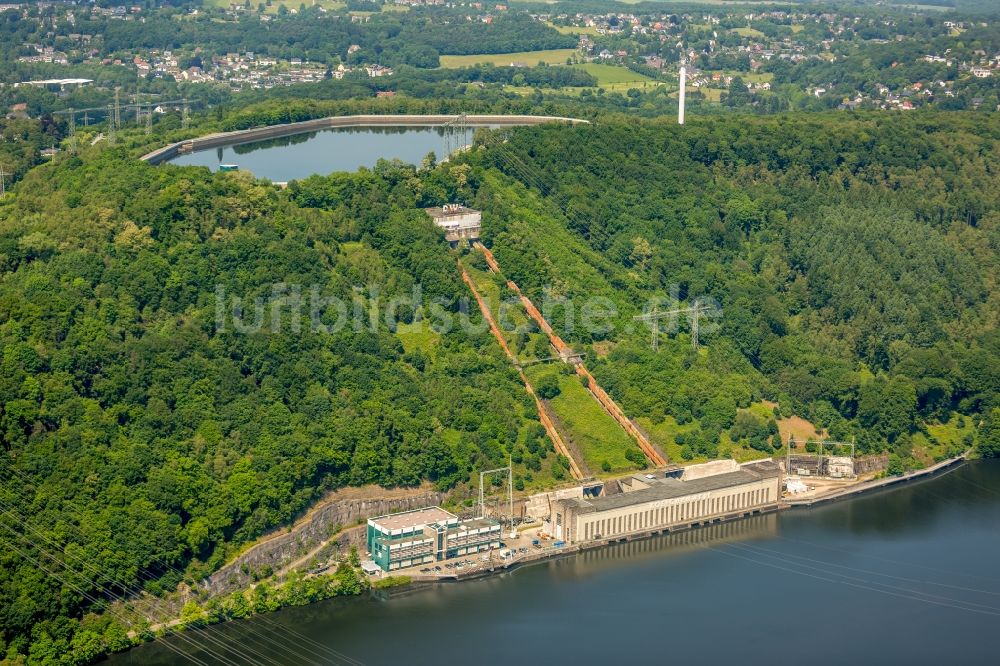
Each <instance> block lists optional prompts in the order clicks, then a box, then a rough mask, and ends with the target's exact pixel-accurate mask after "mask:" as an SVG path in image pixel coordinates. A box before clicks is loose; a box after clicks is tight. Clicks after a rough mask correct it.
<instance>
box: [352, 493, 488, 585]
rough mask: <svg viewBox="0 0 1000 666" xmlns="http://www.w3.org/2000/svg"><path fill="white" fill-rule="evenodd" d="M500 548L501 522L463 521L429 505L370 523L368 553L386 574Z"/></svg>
mask: <svg viewBox="0 0 1000 666" xmlns="http://www.w3.org/2000/svg"><path fill="white" fill-rule="evenodd" d="M499 547H500V523H498V522H497V521H495V520H491V519H488V518H473V519H471V520H461V519H459V517H458V516H456V515H455V514H453V513H450V512H448V511H445V510H444V509H442V508H441V507H437V506H430V507H425V508H423V509H414V510H412V511H404V512H402V513H394V514H390V515H387V516H379V517H378V518H370V519H369V520H368V552H369V554H370V555H371V558H372V561H374V562H375V564H377V565H378V566H379V567H380V568H381V569H382V570H383V571H393V570H395V569H402V568H405V567H411V566H415V565H420V564H427V563H429V562H436V561H439V560H446V559H450V558H452V557H461V556H463V555H469V554H471V553H477V552H479V551H481V550H490V549H492V548H499Z"/></svg>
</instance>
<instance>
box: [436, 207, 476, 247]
mask: <svg viewBox="0 0 1000 666" xmlns="http://www.w3.org/2000/svg"><path fill="white" fill-rule="evenodd" d="M424 211H425V212H426V213H427V214H428V215H430V216H431V219H432V220H434V224H436V225H437V226H439V227H441V228H442V229H444V237H445V240H447V241H448V242H449V243H457V242H458V241H461V240H476V239H478V238H479V233H480V231H481V229H482V226H483V214H482V213H481V212H479V211H478V210H473V209H472V208H466V207H465V206H462V205H461V204H445V205H444V206H439V207H434V208H425V209H424Z"/></svg>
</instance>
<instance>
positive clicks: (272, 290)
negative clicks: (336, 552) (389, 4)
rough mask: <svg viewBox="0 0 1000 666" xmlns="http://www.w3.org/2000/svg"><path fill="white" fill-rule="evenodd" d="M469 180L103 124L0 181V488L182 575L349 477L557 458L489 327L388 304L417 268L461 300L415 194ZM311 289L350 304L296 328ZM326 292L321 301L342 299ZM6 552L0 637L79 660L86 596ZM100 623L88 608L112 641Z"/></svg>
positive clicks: (57, 521)
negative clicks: (327, 172)
mask: <svg viewBox="0 0 1000 666" xmlns="http://www.w3.org/2000/svg"><path fill="white" fill-rule="evenodd" d="M468 187H469V184H468V182H467V174H466V173H464V171H463V170H462V169H449V168H442V169H438V170H436V171H434V172H433V173H432V174H421V175H417V173H416V172H415V170H414V169H413V168H402V167H397V166H393V165H386V166H385V168H383V169H379V170H376V171H375V172H364V173H361V174H358V175H340V176H333V177H330V178H319V177H317V178H314V179H311V180H310V181H306V182H305V183H303V184H302V186H301V187H298V186H297V187H295V188H293V189H292V190H290V191H289V192H288V193H281V192H279V191H278V190H276V189H275V188H274V187H272V186H270V185H266V186H265V185H261V184H256V183H254V182H253V181H252V179H251V178H249V177H246V176H245V175H243V174H240V175H215V176H213V175H211V174H209V172H208V171H207V170H204V169H181V168H176V167H170V166H166V167H151V166H147V165H143V164H140V163H137V162H136V161H134V160H133V159H131V158H130V157H127V156H126V154H125V152H124V150H121V149H119V150H111V151H106V152H104V153H102V154H97V153H96V152H95V153H93V154H90V155H87V156H85V157H84V158H83V159H79V158H70V159H65V160H63V161H61V162H60V163H58V164H55V165H46V166H43V167H40V168H38V169H36V170H34V171H33V172H31V173H30V174H29V175H28V177H27V178H26V179H25V180H24V181H23V182H22V183H20V184H19V186H18V188H17V192H16V195H15V196H14V197H13V198H8V200H6V201H5V202H3V204H2V206H0V266H2V271H3V278H2V281H0V349H2V359H0V364H2V373H0V405H2V407H0V410H2V416H0V419H2V420H0V426H2V448H3V451H2V459H0V471H2V472H3V474H2V477H0V478H2V479H3V481H2V482H0V507H2V508H4V509H7V508H10V509H13V510H14V511H16V512H18V514H20V515H24V516H31V517H32V518H31V521H30V524H31V527H32V528H34V529H38V530H40V532H41V533H44V534H47V535H50V536H51V537H52V538H54V539H56V540H57V541H58V542H59V543H60V544H62V545H64V546H65V547H66V548H69V549H70V550H71V551H73V552H75V553H77V554H78V555H80V556H82V557H83V558H85V560H86V561H88V562H91V563H93V564H94V565H95V566H97V567H99V568H100V569H101V570H103V571H105V572H107V574H108V576H109V579H111V580H114V581H117V582H118V583H119V584H127V585H132V584H139V585H143V584H146V577H147V575H151V576H152V577H154V578H155V577H158V576H160V575H162V574H164V573H165V571H166V567H167V566H168V565H173V566H177V567H180V568H182V569H183V568H185V567H189V568H188V571H189V575H190V580H198V579H199V578H200V577H201V576H202V575H204V574H206V573H207V572H209V571H211V570H212V569H214V568H216V567H217V566H219V565H220V564H221V563H222V562H223V560H224V559H225V557H226V555H227V553H229V552H230V551H231V550H232V549H233V548H234V547H235V546H238V545H239V544H240V543H243V542H246V541H248V540H250V539H253V538H254V537H256V536H258V535H260V534H261V533H262V532H263V531H265V530H267V529H269V528H272V527H275V526H277V525H280V524H282V523H285V522H288V521H290V520H291V519H292V518H293V517H294V516H295V515H296V514H297V513H299V512H301V511H302V510H303V509H305V508H306V507H307V506H309V504H310V503H311V502H313V501H314V500H316V499H317V498H319V497H320V496H321V495H322V494H323V493H324V491H326V490H328V489H332V488H336V487H339V486H342V485H362V484H367V483H379V484H382V485H385V486H396V485H416V484H418V483H420V482H421V481H422V480H429V481H432V482H434V483H435V484H437V485H438V486H439V487H441V488H451V487H453V486H454V485H455V484H456V483H460V482H462V481H464V480H466V479H467V478H468V476H469V473H470V471H471V470H473V469H487V468H491V467H497V466H499V465H500V464H505V463H506V460H507V454H508V453H512V454H515V457H516V459H517V460H518V461H519V464H518V465H517V471H518V477H519V479H520V482H521V483H522V484H525V483H526V484H527V485H529V486H533V485H537V483H540V482H546V483H551V481H552V478H553V476H555V477H556V478H559V477H561V476H562V475H563V474H564V470H563V468H562V465H561V464H560V463H559V462H558V461H557V460H556V457H555V455H554V454H550V453H549V451H550V444H549V443H548V441H547V440H545V439H544V431H542V429H541V426H540V424H538V422H537V420H536V416H537V415H536V414H535V412H534V409H535V407H534V403H533V402H531V401H530V400H529V399H528V397H527V395H526V394H525V392H524V390H523V387H522V386H521V384H520V383H519V381H518V379H517V375H516V374H515V372H514V370H513V369H512V368H511V367H510V366H509V364H508V363H507V362H506V360H505V359H504V358H503V356H502V354H501V353H500V350H499V349H498V348H496V347H495V345H494V344H493V343H492V342H491V338H489V337H488V336H477V337H470V336H468V335H466V334H465V333H464V331H463V330H462V329H461V328H458V327H456V329H455V330H454V331H452V332H444V331H442V332H441V333H438V332H437V331H435V330H432V329H430V328H425V329H420V328H419V327H418V326H410V327H409V328H408V327H407V326H406V324H405V322H406V321H408V320H411V319H412V317H413V310H414V307H413V306H411V305H406V304H404V305H402V306H401V307H400V308H398V312H399V317H400V320H401V321H402V322H404V323H402V324H400V326H399V327H398V328H399V330H395V327H390V326H389V325H387V323H386V321H385V319H384V317H383V314H382V313H383V311H384V308H385V306H386V303H387V302H388V301H389V300H390V299H392V298H397V297H409V296H410V295H411V294H412V288H413V285H414V284H417V283H419V284H420V285H421V288H422V289H423V294H424V299H425V300H426V302H427V303H430V301H431V299H436V301H437V302H439V303H440V306H439V307H441V308H442V310H444V311H446V312H449V313H452V314H454V315H455V316H456V317H458V316H460V315H461V312H460V304H459V300H458V299H459V297H460V296H464V295H465V292H464V290H463V286H462V283H461V281H460V279H459V277H458V273H457V271H456V269H455V260H454V258H452V257H450V256H449V254H448V252H447V251H446V248H447V246H446V245H444V244H443V242H442V240H441V238H440V237H439V235H438V233H437V232H436V231H435V229H434V227H433V226H432V225H431V223H430V220H429V219H427V218H426V216H425V215H424V214H423V212H422V211H420V210H419V209H418V206H423V205H432V204H440V203H443V202H446V201H449V200H451V199H452V198H454V197H466V196H469V195H468V194H467V192H468V189H467V188H468ZM324 197H325V198H324ZM300 204H301V205H300ZM296 285H297V286H298V287H300V288H301V295H302V305H300V306H299V308H298V310H299V315H298V316H297V317H295V316H293V315H292V314H291V312H292V308H293V306H292V301H291V300H290V299H291V298H292V296H291V294H292V293H293V291H294V290H295V288H296ZM355 287H357V290H355ZM369 287H372V289H374V291H373V290H371V289H369ZM314 288H315V289H316V290H317V291H318V293H319V294H320V295H321V296H322V297H323V298H327V299H328V298H333V297H340V298H342V299H344V301H345V302H346V303H347V304H350V307H353V304H354V303H355V302H357V303H358V304H359V305H358V307H359V308H361V311H362V312H363V315H360V316H359V320H356V321H357V323H358V325H357V326H355V324H354V323H353V322H352V323H351V324H350V325H347V326H345V327H344V328H343V329H342V330H339V331H333V332H328V331H325V330H314V329H315V326H314V323H315V322H314V314H313V312H312V311H311V308H310V305H309V301H308V299H309V298H310V297H311V291H312V290H313V289H314ZM220 293H224V294H227V296H226V298H225V301H224V302H225V303H226V308H227V309H226V312H225V316H224V318H223V320H222V323H223V325H222V326H219V323H218V319H217V317H218V315H217V302H218V295H219V294H220ZM275 294H278V295H277V296H275ZM232 298H239V299H241V300H242V303H243V304H244V305H243V312H242V313H241V314H242V316H241V319H242V324H241V322H240V321H238V320H237V319H236V318H235V317H234V315H233V313H232V311H231V310H232V308H230V307H229V306H230V305H231V304H232V303H233V301H232ZM255 298H261V299H264V301H265V303H266V305H265V306H264V307H260V306H257V307H254V305H253V303H254V299H255ZM376 299H378V300H377V302H376ZM417 305H418V306H420V305H422V302H421V303H418V304H417ZM275 307H277V308H279V310H278V311H277V314H278V316H279V317H280V318H281V321H280V322H279V321H277V320H276V318H275V313H276V310H275V309H274V308H275ZM372 307H377V308H381V309H379V310H377V311H376V312H375V314H374V324H370V323H369V321H370V319H369V315H368V313H369V311H370V310H369V308H372ZM237 314H240V313H237ZM257 316H260V317H261V322H262V325H261V326H260V327H259V330H256V331H252V330H251V332H247V331H248V330H250V329H253V328H254V321H255V319H256V318H257ZM318 316H319V319H318V323H319V324H320V325H321V326H333V325H334V324H335V320H336V317H337V311H336V309H334V308H326V307H324V306H320V311H319V315H318ZM469 316H470V317H471V320H472V322H473V323H478V320H479V317H480V315H479V312H478V310H477V309H476V308H475V306H474V305H473V308H472V311H471V313H470V314H469ZM11 467H12V468H13V469H15V470H16V472H11V469H10V468H11ZM14 474H20V475H25V476H26V477H27V478H28V479H30V482H27V483H23V482H21V481H22V479H23V478H24V477H16V476H14ZM5 534H6V533H5ZM5 538H6V536H5ZM68 544H73V545H68ZM74 549H75V550H74ZM3 558H4V561H3V566H2V567H0V625H2V627H3V633H2V634H0V638H2V642H0V653H2V652H4V651H6V649H7V646H10V648H11V649H12V650H14V651H16V652H21V653H24V654H26V653H27V652H28V651H29V643H30V644H32V645H35V644H37V645H38V647H37V649H38V650H39V651H42V650H45V651H46V652H47V651H49V650H53V651H54V652H56V653H59V652H63V653H65V654H66V655H67V656H66V658H67V659H68V660H69V661H76V660H82V661H86V658H85V657H84V656H83V655H84V653H83V650H84V649H86V650H90V649H92V648H93V644H94V640H97V641H98V642H100V640H101V639H100V638H98V639H94V640H91V639H88V640H87V641H85V642H86V647H85V648H84V647H81V648H80V650H81V653H80V654H76V655H75V656H74V654H75V653H74V649H75V648H73V647H70V645H71V641H72V638H73V636H74V633H76V631H77V625H76V621H75V620H74V619H72V618H77V617H80V615H81V613H82V611H83V610H84V609H85V608H86V607H87V606H89V604H87V603H86V602H85V600H84V599H83V597H82V596H81V595H80V594H79V593H77V592H76V591H74V590H73V589H71V588H68V587H63V586H61V585H60V583H59V581H56V580H54V579H52V578H46V577H45V576H44V574H43V573H42V572H39V571H38V570H37V568H36V567H35V566H33V565H32V563H31V562H29V561H27V560H24V559H22V558H20V557H17V556H16V555H14V554H12V553H10V552H8V551H6V550H4V552H3ZM12 558H13V559H12ZM172 575H173V574H169V575H168V576H167V578H166V579H165V580H163V581H162V585H161V584H160V583H148V584H146V587H147V588H148V589H150V590H152V591H154V592H156V591H159V590H160V589H162V588H163V587H166V588H170V587H172V586H173V585H174V584H176V582H177V580H176V578H171V576H172ZM105 624H106V621H89V622H88V623H87V624H86V627H87V631H88V632H93V633H96V634H97V635H98V637H100V636H102V635H103V636H105V637H106V641H107V643H113V642H114V641H113V638H112V637H114V636H118V635H120V628H119V629H118V630H117V631H116V630H115V629H114V628H108V627H106V626H105ZM88 635H89V634H88ZM53 645H54V647H53ZM43 646H44V647H43Z"/></svg>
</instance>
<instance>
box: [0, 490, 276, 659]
mask: <svg viewBox="0 0 1000 666" xmlns="http://www.w3.org/2000/svg"><path fill="white" fill-rule="evenodd" d="M8 490H9V488H8ZM3 505H4V503H2V502H0V514H3V515H8V516H14V518H15V520H19V522H20V524H21V525H23V526H25V527H28V529H31V531H32V532H34V533H35V534H38V535H39V537H41V538H42V539H43V540H45V541H47V542H48V543H50V544H52V545H53V546H54V548H55V549H56V551H55V552H59V549H60V547H59V545H58V544H56V543H55V542H53V541H52V540H51V539H49V538H48V537H47V536H45V535H44V534H42V533H41V532H39V531H38V530H35V529H34V528H31V527H29V526H28V524H27V522H26V521H25V520H24V519H23V517H19V516H17V515H16V514H13V513H11V512H9V511H7V510H5V509H4V508H3ZM0 526H3V527H4V528H5V529H7V530H8V531H9V532H11V533H12V534H14V535H15V536H16V537H19V538H20V539H21V540H22V541H24V542H25V543H27V544H30V545H31V546H32V547H33V548H35V549H36V550H37V551H38V552H39V553H40V554H43V555H45V556H46V557H47V558H48V559H50V560H52V561H53V563H55V564H58V565H60V566H62V567H63V568H64V569H66V570H67V571H68V572H71V573H74V574H76V575H78V576H79V577H80V578H82V579H83V580H85V581H86V582H87V583H89V584H90V585H91V587H93V588H96V589H98V590H100V589H102V588H104V585H102V583H101V580H102V579H104V580H105V581H106V582H110V583H112V586H113V587H118V588H120V589H123V590H125V591H128V590H129V588H132V589H133V590H134V591H133V592H132V593H133V594H136V593H138V592H141V589H140V588H137V587H134V586H132V585H127V584H123V583H121V582H119V581H115V580H113V579H110V578H108V577H107V575H106V574H105V573H104V572H103V571H101V570H100V569H98V568H97V567H96V566H94V565H92V564H90V563H89V562H87V561H85V560H83V559H82V558H80V557H78V556H72V555H70V554H68V553H65V552H63V554H64V555H66V556H69V557H73V558H74V559H76V560H77V561H79V562H81V564H82V568H83V569H89V570H90V571H92V572H95V573H96V574H97V576H98V578H96V579H93V578H89V577H88V576H87V575H85V574H83V573H82V572H81V571H76V570H74V569H72V568H71V567H70V565H69V564H67V563H66V562H65V561H60V560H59V558H57V557H55V556H53V555H52V554H51V553H49V552H47V551H46V550H45V549H44V548H43V547H42V546H41V545H40V544H39V543H38V542H36V541H33V540H32V539H31V538H30V537H29V536H27V535H26V534H24V535H20V534H18V533H17V532H16V531H15V530H13V529H11V528H10V527H9V526H7V525H5V524H3V523H0ZM104 593H105V594H107V595H109V596H110V597H111V598H112V599H113V600H114V601H117V602H119V603H121V604H123V606H125V605H126V604H127V603H128V599H127V598H126V597H125V596H124V595H119V594H117V593H115V592H113V591H111V590H107V589H105V592H104ZM162 603H164V602H163V601H162V600H161V601H159V602H155V603H154V606H159V605H161V604H162ZM134 612H136V613H137V614H139V615H142V614H141V613H139V612H138V611H134ZM147 619H148V618H147ZM130 624H131V623H130ZM161 624H166V623H161ZM182 633H183V632H178V633H177V635H178V636H180V635H181V634H182ZM185 636H187V634H185ZM204 637H205V638H206V639H207V640H208V641H209V642H211V643H213V644H214V645H216V646H218V647H219V648H220V649H222V650H224V651H226V652H231V653H234V654H236V655H237V656H240V657H244V656H245V655H243V654H241V653H240V652H239V651H238V650H236V649H234V648H233V646H231V645H230V644H228V643H226V642H225V641H221V640H219V639H217V638H216V637H214V636H208V635H205V636H204ZM202 649H204V646H202ZM208 651H209V652H211V650H208ZM250 652H255V653H256V651H253V650H251V651H250ZM256 655H257V656H259V657H262V658H264V659H265V660H269V659H267V657H264V656H263V655H261V654H260V653H256ZM214 656H216V657H217V658H218V655H214ZM269 661H272V663H277V662H273V660H269ZM251 663H254V664H260V666H263V664H262V663H261V662H258V661H254V660H251ZM278 666H280V664H278Z"/></svg>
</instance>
